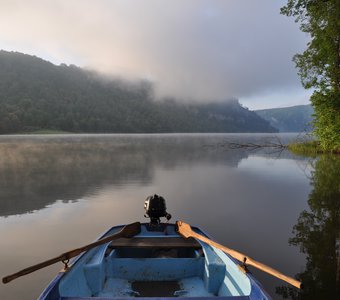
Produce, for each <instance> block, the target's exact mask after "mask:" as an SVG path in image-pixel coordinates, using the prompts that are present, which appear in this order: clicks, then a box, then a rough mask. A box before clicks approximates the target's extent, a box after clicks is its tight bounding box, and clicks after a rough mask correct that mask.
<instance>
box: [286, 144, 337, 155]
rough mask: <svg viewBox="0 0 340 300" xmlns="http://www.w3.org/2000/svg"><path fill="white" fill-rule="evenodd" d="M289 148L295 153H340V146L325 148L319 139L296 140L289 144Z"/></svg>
mask: <svg viewBox="0 0 340 300" xmlns="http://www.w3.org/2000/svg"><path fill="white" fill-rule="evenodd" d="M288 149H289V150H290V151H292V152H293V153H295V154H302V155H311V156H315V155H317V154H327V153H328V154H340V148H336V149H333V150H324V149H323V148H322V147H321V145H320V143H319V142H318V141H308V142H295V143H291V144H289V145H288Z"/></svg>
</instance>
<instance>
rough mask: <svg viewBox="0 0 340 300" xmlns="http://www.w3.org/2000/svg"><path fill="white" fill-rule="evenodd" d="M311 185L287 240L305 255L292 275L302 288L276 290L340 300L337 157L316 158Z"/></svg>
mask: <svg viewBox="0 0 340 300" xmlns="http://www.w3.org/2000/svg"><path fill="white" fill-rule="evenodd" d="M311 184H312V186H313V190H312V192H311V193H310V195H309V200H308V204H309V208H310V211H303V212H302V213H301V214H300V216H299V218H298V222H297V224H296V225H295V226H294V229H293V234H294V235H295V236H294V237H293V238H291V239H290V240H289V244H290V245H294V246H299V247H300V251H301V252H303V253H305V254H306V260H307V262H306V268H305V270H304V271H303V272H302V273H299V274H297V275H296V278H298V279H299V280H301V281H302V282H303V284H304V289H303V290H301V291H298V290H297V289H295V288H293V287H287V286H284V287H277V290H276V292H277V293H278V294H279V295H281V296H283V298H291V299H294V300H295V299H340V257H339V256H340V255H339V244H340V157H339V156H322V157H320V158H319V160H317V161H316V162H315V166H314V171H313V172H312V176H311Z"/></svg>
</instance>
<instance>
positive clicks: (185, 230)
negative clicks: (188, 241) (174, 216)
mask: <svg viewBox="0 0 340 300" xmlns="http://www.w3.org/2000/svg"><path fill="white" fill-rule="evenodd" d="M176 230H177V232H178V233H179V234H180V235H181V236H183V237H185V238H189V237H194V235H195V232H194V231H193V230H192V229H191V226H190V225H189V224H187V223H185V222H183V221H177V222H176Z"/></svg>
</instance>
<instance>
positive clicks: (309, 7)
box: [281, 0, 340, 151]
mask: <svg viewBox="0 0 340 300" xmlns="http://www.w3.org/2000/svg"><path fill="white" fill-rule="evenodd" d="M281 13H282V14H284V15H287V16H293V17H295V21H296V22H299V23H300V29H301V31H303V32H306V33H308V34H310V36H311V41H310V42H309V43H308V45H307V49H306V50H305V51H304V52H303V53H302V54H296V55H295V56H294V59H293V60H294V62H295V64H296V66H297V67H298V69H299V75H300V77H301V81H302V84H303V86H304V87H305V88H314V89H315V92H314V94H313V95H312V97H311V101H312V104H313V107H314V110H315V122H314V126H315V133H316V134H317V136H318V137H319V139H320V143H321V146H322V148H323V149H324V150H331V151H332V150H338V149H339V148H340V130H339V128H340V117H339V115H340V0H322V1H318V0H288V2H287V5H286V6H284V7H282V8H281Z"/></svg>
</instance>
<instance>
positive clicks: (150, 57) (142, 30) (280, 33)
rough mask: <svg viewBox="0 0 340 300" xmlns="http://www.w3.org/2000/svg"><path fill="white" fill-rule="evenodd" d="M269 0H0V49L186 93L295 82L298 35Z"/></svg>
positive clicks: (218, 94)
mask: <svg viewBox="0 0 340 300" xmlns="http://www.w3.org/2000/svg"><path fill="white" fill-rule="evenodd" d="M284 4H285V1H272V0H261V1H253V0H243V1H239V0H171V1H169V0H120V1H117V0H116V1H114V0H99V1H91V0H64V1H62V0H57V1H44V0H33V1H17V0H11V1H10V0H0V7H1V9H0V28H1V31H0V48H1V46H2V45H10V47H12V48H15V49H13V50H18V51H20V49H25V50H26V52H29V53H31V54H35V55H37V56H40V55H42V56H44V57H47V58H49V59H51V60H52V61H54V62H59V63H61V62H66V63H75V64H78V65H81V66H86V67H90V68H94V69H97V70H99V71H103V72H106V73H110V74H113V75H119V76H123V77H128V78H147V79H151V80H152V81H154V82H155V86H156V91H157V94H158V95H160V96H166V95H172V96H175V97H179V98H187V99H194V100H203V99H205V100H206V99H209V100H210V99H211V100H216V99H226V98H230V97H237V98H245V97H249V98H251V97H255V96H256V95H258V94H261V93H263V92H265V91H268V90H273V91H275V90H282V89H285V88H287V89H289V88H292V89H296V88H297V87H298V86H299V85H300V83H299V79H298V77H297V75H296V70H295V69H294V64H293V62H292V61H291V59H292V56H293V55H294V54H295V53H296V52H301V51H302V50H303V49H304V47H305V44H306V42H307V37H306V36H304V35H303V34H302V33H300V32H299V29H298V27H297V25H296V24H295V23H294V22H293V20H291V19H288V18H287V17H284V16H281V15H280V14H279V9H280V6H282V5H284Z"/></svg>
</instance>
